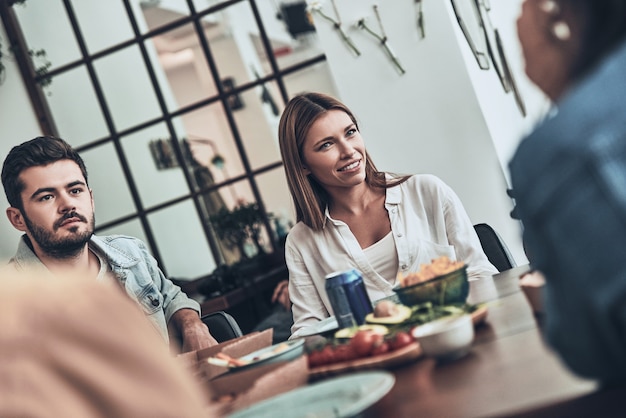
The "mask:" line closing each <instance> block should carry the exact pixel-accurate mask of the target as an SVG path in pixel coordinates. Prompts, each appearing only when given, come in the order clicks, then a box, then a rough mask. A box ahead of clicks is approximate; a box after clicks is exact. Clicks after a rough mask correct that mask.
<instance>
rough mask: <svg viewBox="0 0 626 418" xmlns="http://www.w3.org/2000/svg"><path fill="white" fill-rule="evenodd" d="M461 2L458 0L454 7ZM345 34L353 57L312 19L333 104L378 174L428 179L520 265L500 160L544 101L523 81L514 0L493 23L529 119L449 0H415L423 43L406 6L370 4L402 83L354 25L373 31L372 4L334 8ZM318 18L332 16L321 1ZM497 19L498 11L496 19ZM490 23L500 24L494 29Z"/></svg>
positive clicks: (352, 2) (503, 1) (348, 1)
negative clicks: (481, 62) (356, 130)
mask: <svg viewBox="0 0 626 418" xmlns="http://www.w3.org/2000/svg"><path fill="white" fill-rule="evenodd" d="M457 1H459V0H457ZM336 3H337V6H338V8H339V14H340V16H341V19H342V22H343V26H344V28H345V30H346V32H347V33H348V35H349V36H350V37H351V38H352V40H353V42H354V43H355V44H356V45H357V47H358V49H359V50H360V51H361V56H358V57H357V56H355V55H354V54H352V53H350V51H349V50H348V49H347V47H346V46H345V44H344V43H343V42H342V41H341V40H340V38H339V34H338V33H337V32H336V30H335V29H334V28H333V27H332V25H331V24H330V23H329V22H327V21H326V20H324V19H321V18H320V17H319V16H318V15H317V14H316V13H314V17H315V22H316V27H317V31H318V34H319V36H320V39H321V42H322V44H323V46H324V49H325V51H326V54H327V58H328V62H329V64H330V67H331V71H332V73H333V75H334V77H335V82H336V85H337V88H338V90H339V93H340V97H341V99H342V100H343V101H344V102H345V103H346V104H347V105H348V106H350V107H351V109H352V110H353V111H354V112H355V114H356V115H357V118H358V119H359V121H360V125H361V130H362V133H363V136H364V138H365V141H366V144H367V146H368V150H369V151H370V153H371V155H372V158H373V159H374V161H375V162H376V164H377V165H378V167H379V168H380V169H383V170H386V171H392V172H399V173H433V174H435V175H437V176H439V177H441V178H442V179H443V180H444V181H445V182H446V183H448V184H449V185H450V186H451V187H452V188H453V189H454V190H455V191H456V192H457V194H458V195H459V197H460V198H461V200H462V201H463V203H464V205H465V208H466V209H467V211H468V213H469V215H470V218H471V219H472V221H473V223H480V222H486V223H489V224H491V225H492V226H493V227H494V228H495V229H496V230H497V231H498V232H499V233H500V234H501V235H502V237H503V238H504V240H505V242H506V243H507V244H508V246H509V247H510V249H511V251H512V253H513V255H514V257H515V259H516V261H517V262H518V263H525V262H527V259H526V256H525V254H524V252H523V248H522V244H521V239H520V226H519V223H518V222H517V221H515V220H512V219H511V218H510V216H509V212H510V211H511V209H512V202H511V200H510V199H509V198H508V196H507V195H506V189H507V188H508V185H507V169H506V164H507V162H508V158H509V156H510V154H511V152H512V150H514V149H515V147H516V145H517V143H518V141H519V139H520V137H521V135H522V132H524V131H525V130H526V129H528V127H529V126H531V125H532V124H533V123H534V118H536V117H537V116H536V115H537V114H538V113H539V112H538V111H537V109H538V108H539V107H540V105H539V104H540V103H543V102H544V99H543V98H542V97H541V96H538V94H537V92H536V91H532V89H528V88H527V86H528V83H527V81H526V80H523V78H524V77H523V74H522V73H523V69H522V64H521V57H520V56H519V47H518V45H517V44H518V41H517V38H516V31H515V26H514V21H515V18H516V16H517V14H518V13H519V5H520V4H521V0H498V1H496V0H493V1H491V5H492V21H493V22H494V25H496V26H500V25H501V26H502V29H501V31H502V32H503V38H504V43H505V46H506V48H507V52H508V55H509V60H510V64H511V66H512V67H513V69H514V72H515V76H516V77H517V78H518V80H519V79H522V80H520V82H519V83H520V88H521V89H522V90H523V91H522V94H523V95H524V97H525V99H526V100H527V105H528V108H529V110H530V115H529V116H527V117H526V118H524V117H522V115H521V113H520V112H519V110H518V109H517V107H516V105H515V101H514V99H513V96H512V94H511V93H510V94H506V93H504V90H503V89H502V87H501V84H500V81H499V79H498V77H497V76H496V73H495V71H494V70H493V69H491V70H489V71H485V70H481V69H480V68H479V67H478V65H477V64H476V60H475V58H474V56H473V55H472V53H471V51H470V49H469V47H468V44H467V42H466V41H465V38H464V36H463V34H462V32H461V30H460V29H459V25H458V24H457V21H456V18H455V15H454V13H453V9H452V7H451V5H450V2H449V1H423V2H422V3H423V12H424V19H425V30H426V37H425V38H424V39H420V38H419V36H418V31H417V25H416V9H415V5H414V2H398V1H393V2H392V1H390V2H378V6H379V7H378V9H379V13H380V15H381V20H382V23H383V25H384V28H385V32H386V34H387V36H388V42H389V45H390V46H391V48H392V50H393V51H394V52H395V53H396V55H397V56H398V58H399V60H400V62H401V64H402V65H403V67H404V69H405V70H406V73H405V74H404V75H400V74H399V72H398V71H397V70H396V69H395V68H394V66H392V64H391V61H390V60H389V59H388V58H387V57H386V55H385V54H384V52H383V50H382V48H381V45H380V43H379V42H378V41H377V40H375V39H374V38H373V37H372V36H371V35H369V34H367V33H366V32H364V31H363V30H360V29H358V28H356V27H355V26H354V24H355V23H356V22H357V21H358V20H359V19H360V18H363V17H365V18H366V22H367V23H368V26H370V27H371V28H372V29H373V30H375V31H378V30H379V26H378V24H377V22H376V19H375V15H374V11H373V8H372V5H373V4H374V1H363V0H344V1H341V2H336ZM322 8H323V10H324V11H325V12H326V13H327V14H329V15H331V16H333V12H332V7H331V4H330V2H329V1H326V2H323V3H322ZM496 11H497V12H496ZM496 19H498V20H496Z"/></svg>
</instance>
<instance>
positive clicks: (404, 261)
mask: <svg viewBox="0 0 626 418" xmlns="http://www.w3.org/2000/svg"><path fill="white" fill-rule="evenodd" d="M385 208H386V209H387V212H388V214H389V219H390V221H391V232H392V233H393V238H394V240H395V247H396V251H397V260H398V271H399V272H403V273H404V272H409V271H417V270H419V268H420V264H428V263H430V262H431V261H432V260H433V259H434V258H437V257H440V256H443V255H445V256H448V257H449V258H450V259H452V260H461V261H465V262H466V263H467V265H468V269H467V271H468V277H469V280H472V279H477V278H481V277H491V275H493V274H495V273H497V270H496V268H495V267H493V265H491V264H490V263H489V261H488V260H487V257H486V256H485V254H484V252H483V250H482V247H481V245H480V241H479V240H478V236H477V235H476V232H475V230H474V226H473V224H472V222H471V221H470V219H469V216H468V215H467V213H466V212H465V209H464V208H463V205H462V204H461V201H460V200H459V198H458V197H457V195H456V194H455V193H454V191H453V190H452V189H451V188H450V187H448V186H447V185H446V184H445V183H444V182H443V181H441V180H440V179H439V178H437V177H435V176H433V175H427V174H422V175H414V176H411V177H410V178H409V179H408V180H407V181H405V182H404V183H402V184H400V185H399V186H395V187H392V188H389V189H387V196H386V199H385ZM285 258H286V262H287V267H288V269H289V296H290V298H291V302H292V303H293V305H292V312H293V319H294V324H293V326H292V328H291V332H292V334H293V333H295V332H296V331H297V330H299V329H300V328H303V327H306V326H310V325H313V324H315V323H316V322H317V321H320V320H322V319H324V318H327V317H329V316H330V315H332V314H333V313H332V308H331V305H330V301H329V300H328V297H327V295H326V290H325V287H324V286H325V277H326V275H327V274H328V273H332V272H337V271H345V270H348V269H351V268H356V269H357V270H359V271H360V272H361V274H362V275H363V281H364V282H365V287H366V289H367V292H368V294H369V296H370V299H371V300H372V301H376V300H378V299H380V298H382V297H385V296H389V295H391V294H393V290H392V286H393V285H392V284H391V283H390V282H389V281H388V280H385V279H384V278H383V277H381V276H380V275H379V274H378V273H377V272H376V271H374V269H373V268H372V266H371V265H370V263H369V261H368V259H367V257H366V256H365V253H364V251H363V249H361V246H360V245H359V243H358V241H357V240H356V238H355V236H354V235H353V234H352V231H350V228H349V227H348V225H346V224H345V223H344V222H342V221H338V220H334V219H332V218H331V217H330V216H329V214H328V210H327V211H326V223H325V225H324V228H323V229H322V230H321V231H314V230H312V229H311V228H309V227H308V226H306V225H304V224H303V223H302V222H298V223H297V224H296V225H295V226H294V227H293V228H292V229H291V231H289V234H288V235H287V241H286V247H285Z"/></svg>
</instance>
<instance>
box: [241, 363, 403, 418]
mask: <svg viewBox="0 0 626 418" xmlns="http://www.w3.org/2000/svg"><path fill="white" fill-rule="evenodd" d="M395 380H396V378H395V377H394V376H393V374H391V373H389V372H384V371H375V372H359V373H353V374H349V375H346V376H341V377H336V378H331V379H327V380H324V381H322V382H320V383H315V384H312V385H309V386H304V387H302V388H299V389H295V390H292V391H291V392H287V393H283V394H281V395H278V396H275V397H273V398H270V399H267V400H265V401H262V402H259V403H257V404H255V405H252V406H251V407H249V408H246V409H242V410H240V411H237V412H235V413H234V414H232V415H229V418H264V417H266V418H274V417H276V416H278V415H277V414H282V416H289V417H290V418H300V417H302V418H305V417H307V418H310V417H316V418H322V417H329V418H330V417H332V418H340V417H351V416H354V415H356V414H358V413H360V412H362V411H363V410H365V409H366V408H368V407H369V406H371V405H373V404H374V403H376V401H378V400H379V399H380V398H382V397H383V396H385V394H386V393H387V392H389V390H391V388H392V387H393V385H394V382H395Z"/></svg>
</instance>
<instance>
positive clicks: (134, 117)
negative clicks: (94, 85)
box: [94, 46, 161, 131]
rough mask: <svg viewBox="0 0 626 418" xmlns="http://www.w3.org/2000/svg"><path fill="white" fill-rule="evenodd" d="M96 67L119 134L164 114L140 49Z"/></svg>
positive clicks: (107, 58) (100, 61) (116, 55)
mask: <svg viewBox="0 0 626 418" xmlns="http://www.w3.org/2000/svg"><path fill="white" fill-rule="evenodd" d="M94 67H95V68H96V72H97V74H98V78H99V80H100V83H101V85H102V89H103V91H104V94H105V97H106V101H107V105H108V107H109V110H110V111H111V114H112V116H113V121H114V122H115V127H116V129H117V130H118V131H121V130H124V129H127V128H129V127H131V126H134V125H137V124H139V123H141V122H145V121H147V120H150V119H154V118H156V117H158V116H160V115H161V110H160V108H159V103H158V101H157V98H156V95H155V92H154V88H153V87H152V83H151V82H150V77H149V76H148V71H147V69H146V66H145V64H144V61H143V58H142V56H141V53H140V50H139V48H138V47H137V46H132V47H129V48H124V49H123V50H121V51H119V52H116V53H114V54H111V55H107V56H105V57H103V58H100V59H98V60H97V61H94ZM122 69H123V70H122Z"/></svg>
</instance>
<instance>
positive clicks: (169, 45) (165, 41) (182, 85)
mask: <svg viewBox="0 0 626 418" xmlns="http://www.w3.org/2000/svg"><path fill="white" fill-rule="evenodd" d="M151 41H152V42H153V44H154V48H155V51H156V55H157V56H158V60H154V61H153V65H155V66H158V67H160V69H161V72H162V73H163V74H164V75H165V77H164V81H163V82H161V86H162V88H167V89H168V90H171V91H172V95H173V97H174V100H173V102H175V103H174V104H173V105H172V110H176V109H179V108H181V107H184V106H188V105H190V104H192V103H196V102H198V101H200V100H203V99H206V98H208V97H210V96H215V95H216V94H217V88H216V87H215V83H214V81H213V77H212V76H211V72H210V70H209V66H208V63H207V60H206V58H205V55H204V53H203V52H202V50H201V48H200V43H199V41H198V35H197V33H196V31H195V28H194V26H193V25H192V24H191V23H190V24H187V25H185V26H183V27H181V28H178V29H176V30H173V31H169V32H166V33H164V34H162V35H159V36H155V37H154V38H151Z"/></svg>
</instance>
